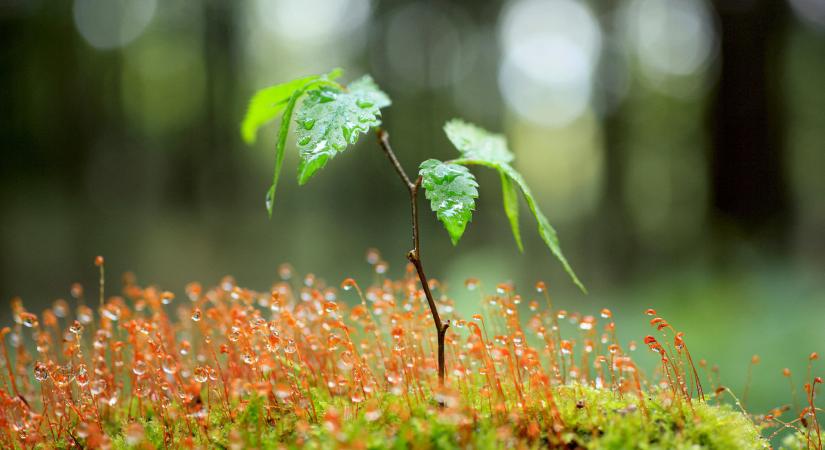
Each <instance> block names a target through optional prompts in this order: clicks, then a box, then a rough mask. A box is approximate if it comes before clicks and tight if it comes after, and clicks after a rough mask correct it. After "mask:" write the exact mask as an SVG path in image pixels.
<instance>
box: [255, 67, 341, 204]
mask: <svg viewBox="0 0 825 450" xmlns="http://www.w3.org/2000/svg"><path fill="white" fill-rule="evenodd" d="M342 73H343V71H342V70H341V69H338V68H336V69H332V70H331V71H329V73H326V74H323V75H310V76H307V77H303V78H298V79H296V80H292V81H289V82H287V83H282V84H279V85H276V86H272V87H269V88H266V89H262V90H260V91H258V92H257V93H256V94H255V95H254V96H253V97H252V100H251V101H250V103H249V108H248V109H247V112H246V116H245V117H244V120H243V123H242V124H241V136H242V137H243V139H244V141H245V142H246V143H247V144H254V143H255V138H256V135H257V131H258V129H259V128H260V127H261V126H262V125H264V124H265V123H267V122H269V121H270V120H272V119H274V118H275V117H277V115H278V114H280V113H281V111H283V113H284V116H283V118H282V120H281V126H280V127H279V130H278V141H277V143H276V144H275V169H274V171H273V174H272V185H270V187H269V189H268V190H267V192H266V200H265V201H266V211H267V214H268V215H269V217H270V218H271V217H272V207H273V204H274V202H275V189H276V187H277V186H278V178H279V177H280V173H281V167H282V165H283V161H284V149H285V148H286V136H287V134H289V124H290V122H291V121H292V111H293V110H294V108H295V104H296V102H297V101H298V98H299V97H300V96H301V95H303V94H304V92H306V91H307V90H308V89H312V88H317V87H319V86H332V87H340V85H339V84H338V83H336V82H335V81H334V80H335V79H336V78H338V77H340V76H341V74H342Z"/></svg>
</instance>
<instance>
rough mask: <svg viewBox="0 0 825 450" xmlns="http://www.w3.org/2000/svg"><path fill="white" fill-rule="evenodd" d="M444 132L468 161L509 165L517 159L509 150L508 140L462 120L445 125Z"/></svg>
mask: <svg viewBox="0 0 825 450" xmlns="http://www.w3.org/2000/svg"><path fill="white" fill-rule="evenodd" d="M444 132H445V133H447V138H449V139H450V142H452V143H453V145H454V146H455V148H457V149H458V151H459V152H461V156H463V157H464V158H466V159H480V160H483V161H489V162H491V163H509V162H511V161H512V160H513V159H514V158H515V157H514V156H513V154H512V153H511V152H510V150H509V149H507V140H506V139H504V136H502V135H500V134H493V133H490V132H489V131H487V130H485V129H483V128H480V127H477V126H475V125H473V124H471V123H467V122H464V121H463V120H461V119H453V120H450V121H449V122H447V123H446V124H445V125H444Z"/></svg>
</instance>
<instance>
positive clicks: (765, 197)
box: [710, 0, 790, 247]
mask: <svg viewBox="0 0 825 450" xmlns="http://www.w3.org/2000/svg"><path fill="white" fill-rule="evenodd" d="M713 4H714V8H715V9H716V12H717V14H718V16H719V19H720V25H721V26H720V35H721V42H720V50H721V55H720V56H721V71H720V77H719V83H718V87H717V90H716V96H715V98H714V100H713V104H712V111H711V115H710V118H711V121H712V122H711V129H712V133H713V152H712V156H711V158H710V164H711V167H710V169H711V170H710V175H711V180H712V186H711V201H710V207H711V214H710V216H711V218H712V219H713V220H714V221H715V222H716V225H717V229H720V230H722V231H723V234H724V232H725V230H728V231H734V232H741V233H744V234H745V235H746V236H748V237H756V236H757V235H758V236H759V237H761V238H767V239H770V240H771V241H773V242H774V243H775V244H781V240H782V238H783V237H784V232H785V230H786V229H787V225H788V223H787V222H788V217H789V211H790V205H789V200H788V193H787V182H786V179H785V170H784V159H783V141H782V131H783V126H782V125H783V124H782V105H781V104H780V98H781V94H780V92H779V86H778V84H779V82H778V81H779V80H778V78H779V75H780V73H779V71H778V68H779V67H780V64H779V61H778V60H779V57H780V56H781V55H780V50H781V47H782V45H781V44H782V43H783V41H784V31H785V24H786V16H785V14H784V12H785V2H782V1H778V0H752V1H732V0H716V1H714V3H713ZM718 225H721V227H718ZM723 237H724V236H723ZM776 240H778V241H779V242H776ZM772 246H773V245H772ZM776 247H780V245H776Z"/></svg>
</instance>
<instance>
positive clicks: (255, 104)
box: [241, 75, 320, 145]
mask: <svg viewBox="0 0 825 450" xmlns="http://www.w3.org/2000/svg"><path fill="white" fill-rule="evenodd" d="M318 78H320V77H319V76H318V75H310V76H308V77H304V78H298V79H297V80H292V81H288V82H286V83H281V84H278V85H275V86H271V87H268V88H265V89H261V90H260V91H258V92H256V93H255V95H254V96H253V97H252V100H251V101H250V102H249V107H248V108H247V109H246V116H245V117H244V119H243V122H242V123H241V136H242V137H243V140H244V142H246V143H247V144H248V145H252V144H254V143H255V140H256V138H257V134H258V129H259V128H260V127H262V126H263V125H265V124H266V123H267V122H269V121H271V120H273V119H275V118H276V117H278V114H280V113H281V111H283V110H284V108H285V107H286V104H287V101H289V97H290V96H292V93H293V92H295V91H296V90H298V89H301V88H302V87H304V85H306V84H307V83H310V82H312V81H315V80H317V79H318Z"/></svg>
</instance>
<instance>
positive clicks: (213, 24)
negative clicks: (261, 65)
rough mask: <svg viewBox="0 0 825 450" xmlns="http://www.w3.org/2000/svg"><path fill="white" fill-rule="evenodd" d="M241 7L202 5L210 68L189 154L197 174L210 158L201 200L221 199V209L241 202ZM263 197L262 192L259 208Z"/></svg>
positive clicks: (211, 2)
mask: <svg viewBox="0 0 825 450" xmlns="http://www.w3.org/2000/svg"><path fill="white" fill-rule="evenodd" d="M241 7H243V4H242V3H238V2H223V1H219V0H208V1H206V2H204V3H203V8H204V9H203V14H204V24H205V26H204V35H203V40H204V45H203V49H204V62H205V64H206V115H205V117H204V118H203V122H201V123H200V124H199V128H200V129H199V133H198V134H199V137H198V140H199V143H200V144H201V146H202V147H201V148H200V149H197V150H195V153H194V154H192V155H190V156H191V157H192V159H191V160H190V161H189V163H190V164H191V165H192V168H193V170H194V168H195V167H197V166H198V165H199V164H201V163H200V162H199V161H203V160H204V158H206V160H207V161H209V163H208V164H207V167H208V169H207V175H206V176H205V177H204V179H202V180H201V183H200V186H199V188H200V189H202V192H201V193H200V194H201V199H219V203H220V204H226V205H228V204H233V203H238V202H243V199H241V198H240V196H241V195H242V190H241V189H239V188H238V185H239V180H238V179H237V174H238V173H240V171H239V170H238V166H239V165H240V163H239V160H238V157H237V153H236V152H233V151H231V150H232V149H234V148H236V147H238V146H239V145H240V136H239V134H238V121H239V120H240V117H238V116H237V114H238V111H239V109H238V108H237V106H238V105H236V99H237V98H238V96H237V95H235V94H236V90H237V85H238V75H237V74H238V73H240V71H239V67H240V66H241V65H240V61H239V59H238V58H239V56H238V55H239V53H240V49H239V48H238V46H239V42H238V35H237V29H238V26H237V15H238V9H239V8H241ZM263 202H264V196H263V192H262V193H261V200H260V204H261V205H263Z"/></svg>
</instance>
